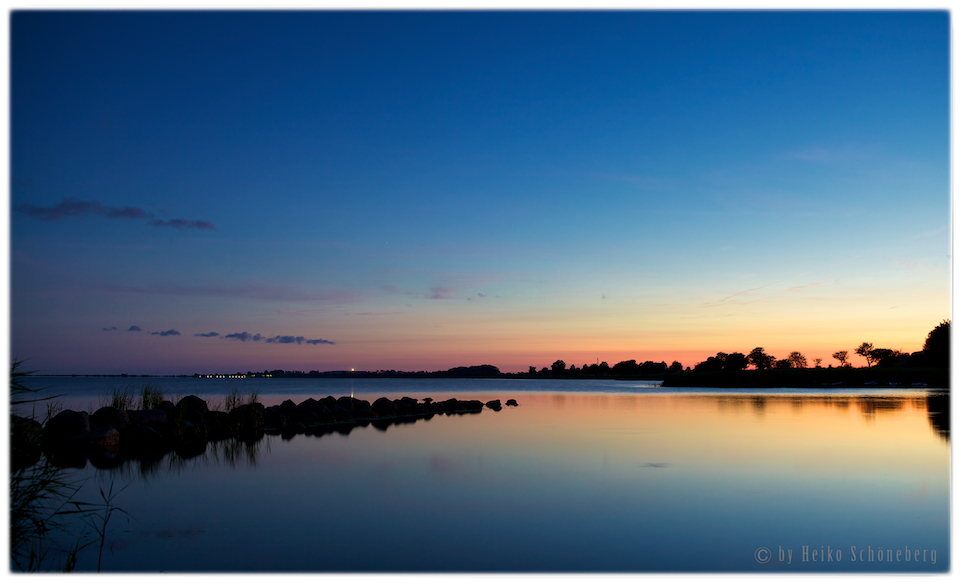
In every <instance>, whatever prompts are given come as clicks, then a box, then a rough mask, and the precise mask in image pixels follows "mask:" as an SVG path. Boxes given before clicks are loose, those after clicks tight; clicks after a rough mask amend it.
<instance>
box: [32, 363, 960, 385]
mask: <svg viewBox="0 0 960 583" xmlns="http://www.w3.org/2000/svg"><path fill="white" fill-rule="evenodd" d="M491 368H493V367H491ZM273 373H279V374H272V375H270V376H265V375H260V374H256V376H247V375H244V374H242V373H236V374H235V375H233V374H231V375H212V374H211V375H199V374H193V375H186V374H182V375H150V374H143V375H132V374H33V375H29V376H31V377H56V378H64V377H67V378H127V379H137V378H209V379H210V380H218V379H230V380H240V379H247V378H249V379H251V380H254V379H256V380H262V379H267V378H270V379H288V378H295V379H305V378H316V379H342V378H350V379H381V378H383V379H387V378H390V379H404V378H416V379H431V378H438V379H451V378H453V379H458V378H459V379H467V378H472V379H490V378H500V379H534V380H617V381H659V382H661V383H662V384H661V386H662V387H664V388H672V387H717V388H747V389H750V388H757V389H760V388H778V387H784V388H826V389H829V388H870V387H875V388H890V387H900V388H923V387H936V388H950V369H949V368H908V367H903V368H900V367H897V368H886V367H871V368H852V367H843V368H802V369H796V368H790V369H767V370H743V371H717V372H695V371H686V372H681V373H662V374H659V375H635V376H620V375H590V374H586V375H583V374H575V375H569V374H542V373H532V374H531V373H501V372H499V371H495V369H494V370H491V369H483V370H479V371H478V370H476V369H475V368H474V367H462V368H460V369H451V370H449V371H437V372H403V371H393V370H391V371H353V372H351V371H330V372H323V373H320V372H313V373H302V372H296V371H273Z"/></svg>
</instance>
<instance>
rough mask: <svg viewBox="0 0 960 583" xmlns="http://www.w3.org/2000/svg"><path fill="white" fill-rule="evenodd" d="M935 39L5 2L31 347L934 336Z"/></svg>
mask: <svg viewBox="0 0 960 583" xmlns="http://www.w3.org/2000/svg"><path fill="white" fill-rule="evenodd" d="M949 40H950V39H949V13H947V12H946V11H915V12H909V11H885V12H880V11H877V12H871V11H863V12H819V11H804V12H790V11H782V12H737V11H730V12H708V11H689V12H669V11H629V12H620V11H617V12H589V11H585V12H574V11H554V12H495V11H489V12H470V11H465V12H434V11H407V12H378V11H367V12H335V11H313V12H58V11H15V12H12V13H11V16H10V187H9V198H10V329H11V334H10V348H11V354H12V356H14V357H16V358H20V359H27V360H28V362H29V366H28V368H30V369H31V370H40V371H41V372H45V373H48V374H120V373H127V374H194V373H212V372H222V373H228V372H236V371H244V372H245V371H250V370H253V371H258V370H273V369H278V368H279V369H285V370H303V371H310V370H320V371H328V370H347V369H350V368H356V369H357V370H389V369H396V370H408V371H417V370H428V371H433V370H444V369H447V368H451V367H455V366H469V365H478V364H492V365H494V366H497V367H499V368H500V369H501V370H502V371H505V372H512V371H526V370H527V368H528V367H529V366H535V367H537V368H541V367H545V366H546V367H549V366H550V365H551V363H553V362H554V361H555V360H557V359H562V360H564V361H565V362H566V363H567V365H568V366H569V365H571V364H572V365H576V366H577V367H580V366H582V365H584V364H593V363H596V362H602V361H606V362H608V363H609V364H610V365H611V366H612V365H614V364H616V363H617V362H620V361H622V360H629V359H635V360H637V361H639V362H643V361H647V360H653V361H655V362H660V361H665V362H666V363H668V364H669V363H671V362H672V361H674V360H676V361H679V362H681V364H683V365H684V366H690V367H692V366H693V365H695V364H696V363H697V362H700V361H702V360H705V359H706V357H708V356H711V355H714V354H716V353H717V352H720V351H722V352H727V353H730V352H743V353H748V352H749V351H750V350H752V349H753V348H754V347H757V346H760V347H763V348H764V349H765V350H766V351H767V353H769V354H772V355H774V356H776V357H777V358H785V357H786V356H787V354H789V353H790V352H792V351H800V352H802V353H803V354H805V355H806V356H807V359H808V361H809V362H811V364H812V362H813V359H814V358H822V359H823V366H827V365H828V364H834V365H836V364H837V361H836V360H834V359H833V358H832V357H831V355H832V354H833V353H834V352H836V351H838V350H847V351H849V352H850V354H851V355H853V351H854V349H855V348H856V347H857V346H858V345H859V344H860V343H861V342H872V343H873V344H874V346H877V347H886V348H892V349H897V350H902V351H905V352H913V351H916V350H920V348H921V347H922V345H923V341H924V339H925V338H926V335H927V333H928V332H929V331H930V330H931V329H933V328H934V327H935V326H936V325H937V324H938V323H940V322H941V321H942V320H944V319H948V318H950V307H951V295H950V293H951V291H950V286H951V256H950V251H951V248H950V241H951V217H950V215H951V191H950V132H949V125H950V119H949V113H950V95H949V74H950V64H949ZM851 361H852V362H853V364H854V365H858V366H862V365H864V364H865V361H863V359H862V358H860V357H858V356H853V357H852V358H851Z"/></svg>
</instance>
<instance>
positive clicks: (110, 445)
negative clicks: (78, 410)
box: [72, 427, 120, 449]
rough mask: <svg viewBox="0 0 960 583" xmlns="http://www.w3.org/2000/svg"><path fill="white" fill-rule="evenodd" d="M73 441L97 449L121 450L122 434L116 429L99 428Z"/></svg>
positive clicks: (78, 436) (82, 434)
mask: <svg viewBox="0 0 960 583" xmlns="http://www.w3.org/2000/svg"><path fill="white" fill-rule="evenodd" d="M72 441H73V443H76V444H77V445H84V446H87V447H92V448H95V449H119V448H120V432H119V431H118V430H117V429H116V428H115V427H98V428H96V429H92V430H90V431H87V432H86V433H81V434H80V435H77V436H76V437H74V438H73V439H72Z"/></svg>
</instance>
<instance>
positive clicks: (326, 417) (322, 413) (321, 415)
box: [313, 401, 336, 423]
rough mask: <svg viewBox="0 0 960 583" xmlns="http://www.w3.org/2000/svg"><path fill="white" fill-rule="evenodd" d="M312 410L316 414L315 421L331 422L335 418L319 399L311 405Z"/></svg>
mask: <svg viewBox="0 0 960 583" xmlns="http://www.w3.org/2000/svg"><path fill="white" fill-rule="evenodd" d="M313 412H314V414H316V416H317V421H318V422H320V423H333V422H334V421H335V420H336V417H334V415H333V412H332V411H330V408H329V407H327V406H326V405H325V404H323V403H321V402H319V401H317V403H316V404H315V405H314V406H313Z"/></svg>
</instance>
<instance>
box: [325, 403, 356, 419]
mask: <svg viewBox="0 0 960 583" xmlns="http://www.w3.org/2000/svg"><path fill="white" fill-rule="evenodd" d="M330 412H331V413H333V417H334V419H336V420H337V421H353V413H351V412H350V410H349V409H344V408H343V407H341V406H340V404H339V403H334V404H333V407H331V408H330Z"/></svg>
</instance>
